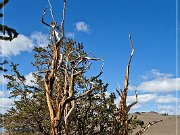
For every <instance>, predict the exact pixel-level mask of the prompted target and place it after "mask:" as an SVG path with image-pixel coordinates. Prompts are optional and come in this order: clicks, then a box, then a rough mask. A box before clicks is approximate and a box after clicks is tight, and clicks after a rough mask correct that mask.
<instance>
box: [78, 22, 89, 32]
mask: <svg viewBox="0 0 180 135" xmlns="http://www.w3.org/2000/svg"><path fill="white" fill-rule="evenodd" d="M75 27H76V30H77V31H78V32H90V28H89V25H88V24H87V23H85V22H77V23H75Z"/></svg>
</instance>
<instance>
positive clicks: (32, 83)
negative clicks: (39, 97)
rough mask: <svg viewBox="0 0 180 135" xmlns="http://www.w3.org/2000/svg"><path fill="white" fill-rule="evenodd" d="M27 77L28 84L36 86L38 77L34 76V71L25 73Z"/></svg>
mask: <svg viewBox="0 0 180 135" xmlns="http://www.w3.org/2000/svg"><path fill="white" fill-rule="evenodd" d="M25 78H26V84H27V85H29V86H34V85H35V83H34V82H36V79H35V78H34V76H33V73H32V72H31V73H29V74H27V75H25Z"/></svg>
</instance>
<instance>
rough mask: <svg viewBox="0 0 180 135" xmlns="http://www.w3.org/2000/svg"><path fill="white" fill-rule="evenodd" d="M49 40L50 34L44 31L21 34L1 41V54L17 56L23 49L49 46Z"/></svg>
mask: <svg viewBox="0 0 180 135" xmlns="http://www.w3.org/2000/svg"><path fill="white" fill-rule="evenodd" d="M48 42H49V41H48V36H47V35H45V34H43V33H42V32H34V33H32V34H31V35H30V36H29V37H27V36H25V35H22V34H19V36H18V37H17V38H15V39H14V40H12V41H0V44H1V45H0V55H1V56H2V55H4V56H6V57H9V56H12V55H14V56H16V55H18V54H20V53H21V52H23V51H27V52H30V51H32V49H33V47H34V46H41V47H43V46H47V45H48Z"/></svg>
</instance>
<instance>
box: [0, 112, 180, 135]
mask: <svg viewBox="0 0 180 135" xmlns="http://www.w3.org/2000/svg"><path fill="white" fill-rule="evenodd" d="M133 115H136V116H137V118H138V119H140V120H143V121H144V125H146V124H148V123H149V122H153V121H156V120H162V122H159V123H157V124H155V125H153V126H151V127H149V128H148V129H147V131H146V132H145V133H144V134H143V135H180V116H171V115H169V116H164V115H162V114H158V113H156V112H148V113H147V112H146V113H135V114H133ZM136 131H138V129H137V130H135V131H134V132H133V133H132V135H134V133H136ZM0 135H8V134H7V133H3V134H2V133H0Z"/></svg>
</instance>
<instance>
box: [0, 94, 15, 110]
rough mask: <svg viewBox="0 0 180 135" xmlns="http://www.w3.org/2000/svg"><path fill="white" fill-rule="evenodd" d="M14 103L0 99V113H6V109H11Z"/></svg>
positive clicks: (6, 99)
mask: <svg viewBox="0 0 180 135" xmlns="http://www.w3.org/2000/svg"><path fill="white" fill-rule="evenodd" d="M13 102H14V99H11V98H4V97H2V98H0V103H1V104H0V113H5V112H7V110H8V109H10V108H11V107H12V104H13Z"/></svg>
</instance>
